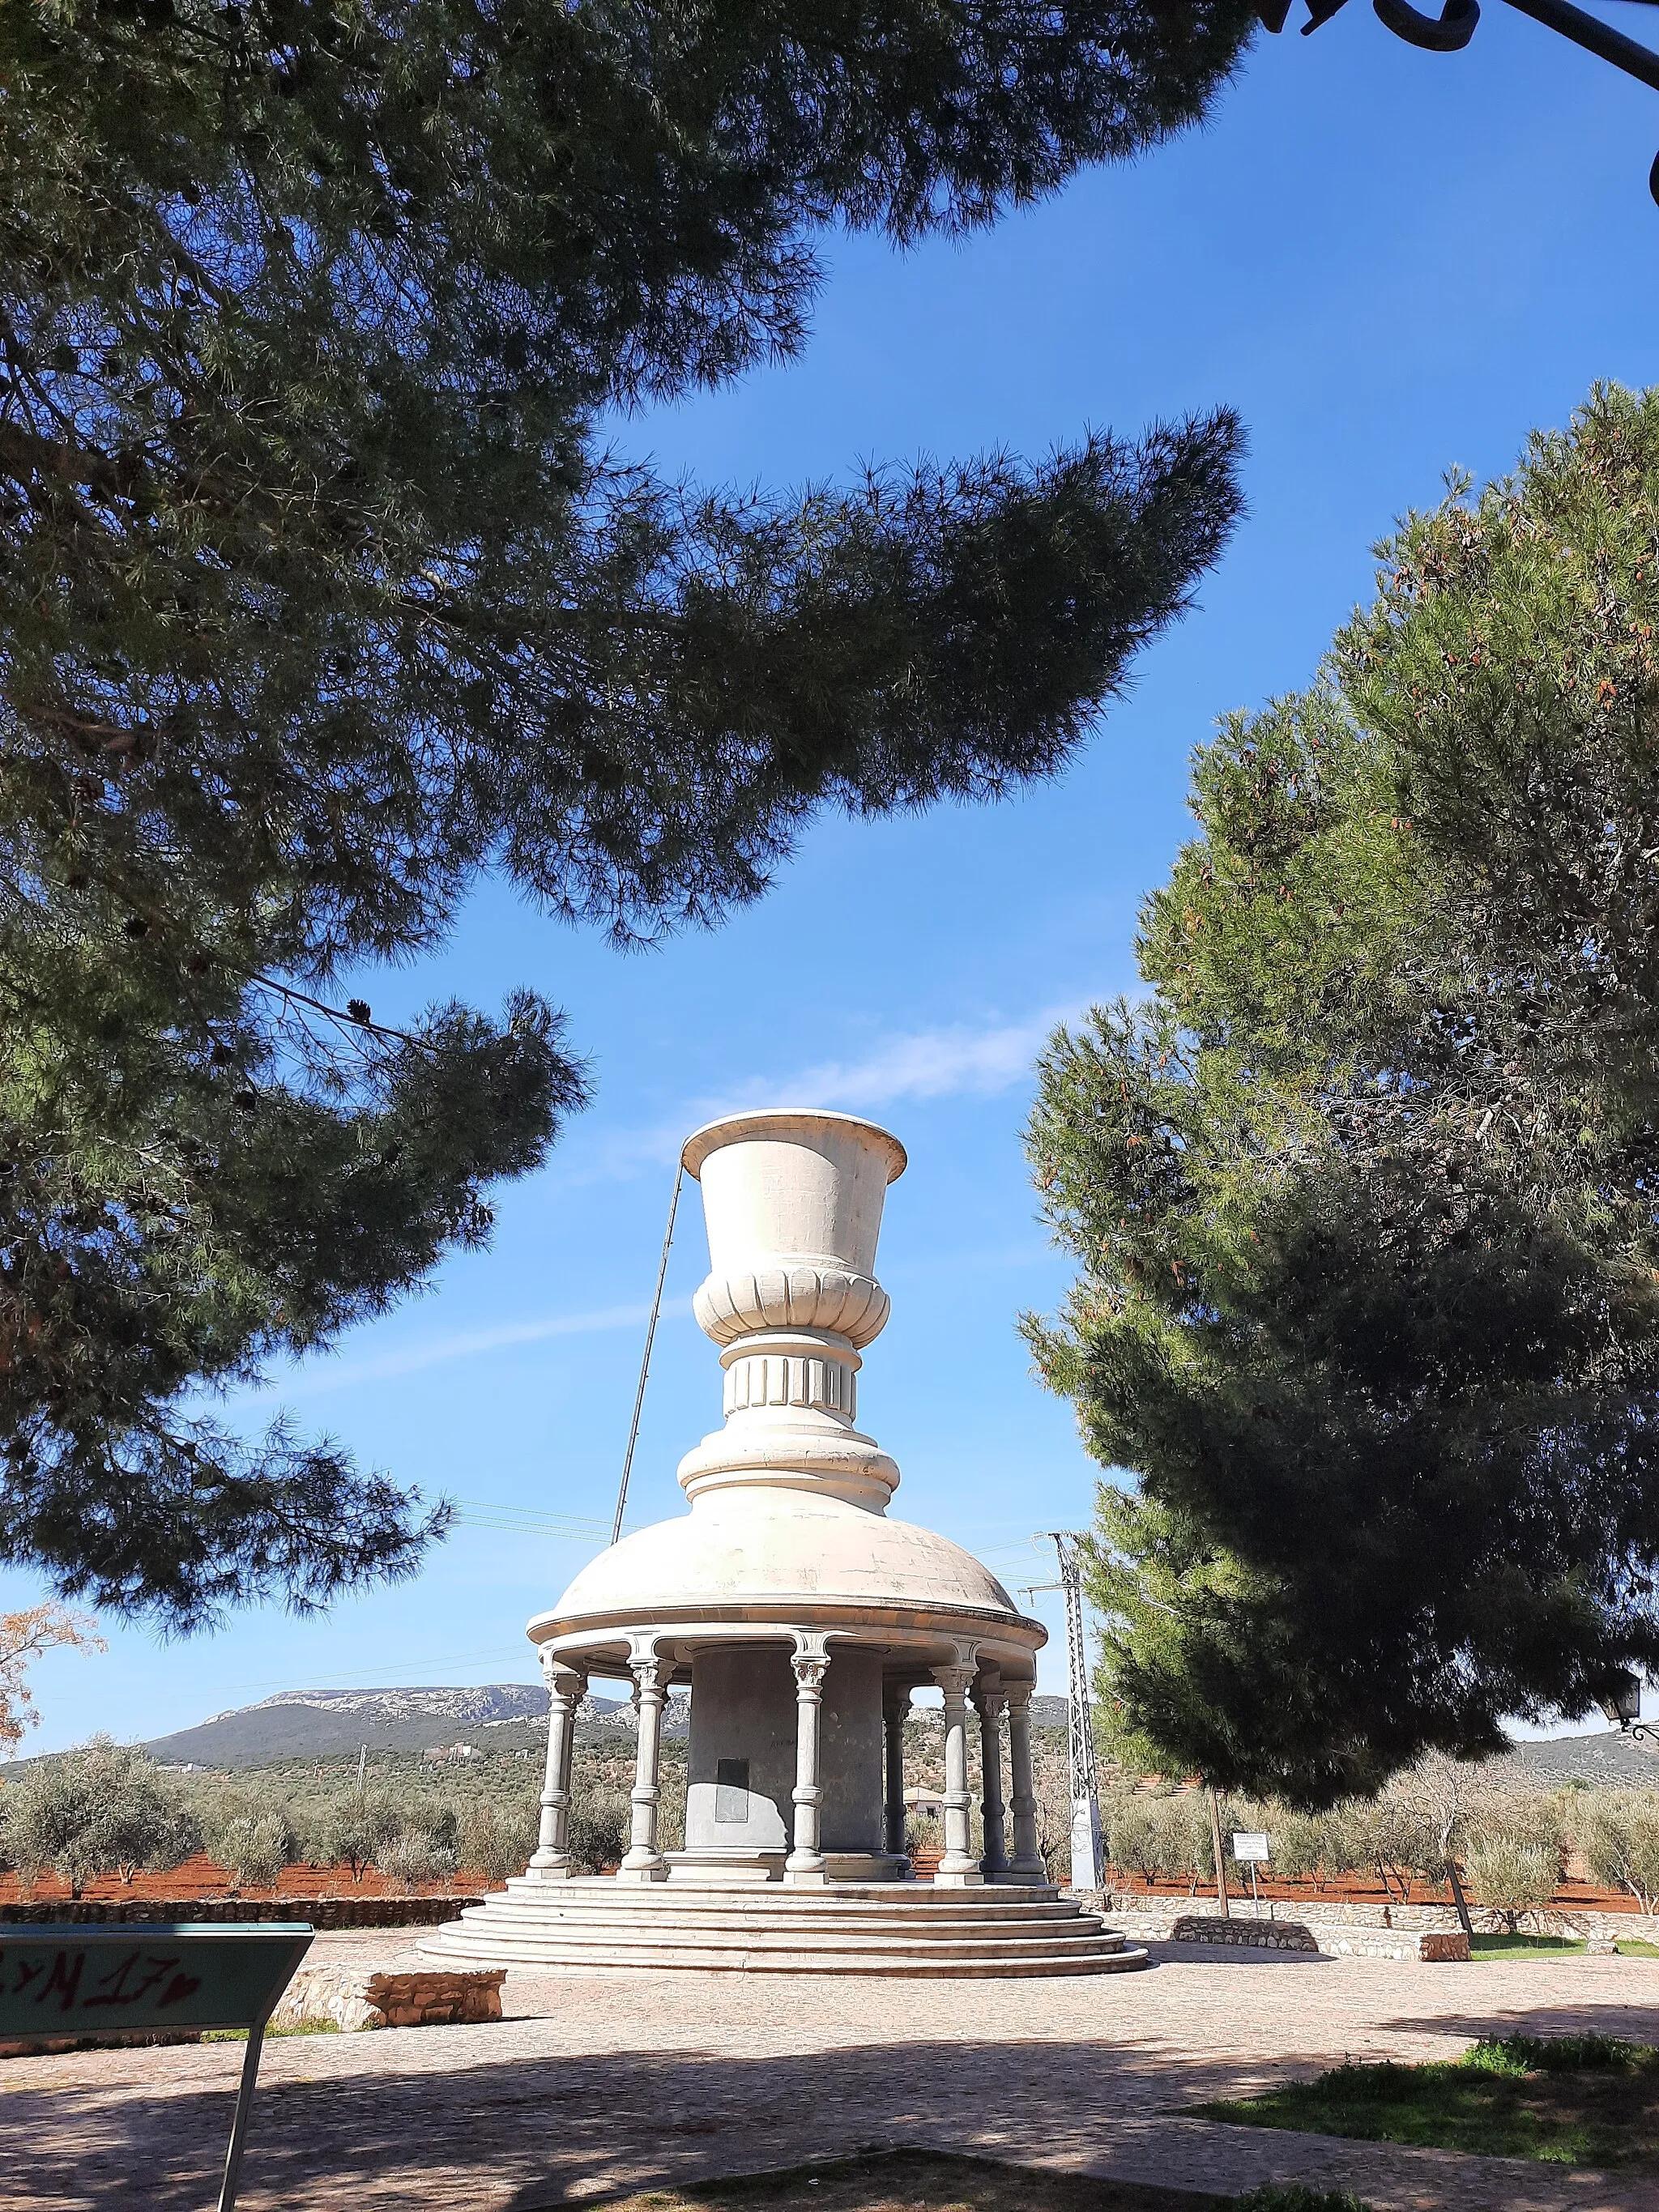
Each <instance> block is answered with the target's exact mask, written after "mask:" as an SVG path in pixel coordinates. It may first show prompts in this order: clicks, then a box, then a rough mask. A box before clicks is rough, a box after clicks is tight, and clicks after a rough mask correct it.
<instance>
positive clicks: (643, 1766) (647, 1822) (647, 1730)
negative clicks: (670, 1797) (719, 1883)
mask: <svg viewBox="0 0 1659 2212" xmlns="http://www.w3.org/2000/svg"><path fill="white" fill-rule="evenodd" d="M629 1667H630V1668H631V1670H632V1673H633V1676H634V1703H635V1707H636V1708H637V1710H638V1712H639V1716H640V1741H639V1748H638V1751H637V1752H636V1753H635V1759H634V1829H633V1835H632V1838H631V1839H630V1841H629V1846H628V1856H627V1857H625V1858H624V1859H623V1863H622V1864H621V1866H620V1867H618V1868H617V1881H666V1880H667V1878H668V1862H667V1860H666V1859H665V1857H663V1855H662V1853H661V1852H660V1851H659V1850H658V1849H657V1804H658V1799H659V1794H660V1793H659V1790H658V1786H657V1784H658V1772H659V1767H660V1765H661V1757H662V1709H663V1706H664V1705H665V1702H666V1700H667V1697H668V1678H669V1675H670V1674H671V1673H672V1672H673V1662H672V1661H671V1660H668V1659H664V1658H661V1657H659V1655H658V1654H657V1653H656V1652H654V1651H651V1650H645V1651H641V1650H640V1649H639V1648H638V1647H637V1646H636V1647H635V1650H634V1651H633V1653H632V1655H631V1656H630V1659H629Z"/></svg>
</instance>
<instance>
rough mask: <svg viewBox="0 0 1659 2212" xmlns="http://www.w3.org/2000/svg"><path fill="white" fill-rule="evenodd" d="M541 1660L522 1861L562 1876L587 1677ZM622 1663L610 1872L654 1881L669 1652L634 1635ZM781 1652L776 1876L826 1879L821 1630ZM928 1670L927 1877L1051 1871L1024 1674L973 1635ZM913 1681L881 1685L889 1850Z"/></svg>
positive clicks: (1037, 1877)
mask: <svg viewBox="0 0 1659 2212" xmlns="http://www.w3.org/2000/svg"><path fill="white" fill-rule="evenodd" d="M541 1661H542V1673H543V1676H544V1679H545V1680H546V1683H547V1688H548V1723H547V1770H546V1775H545V1778H544V1783H543V1787H542V1796H541V1823H540V1828H539V1832H538V1837H537V1843H536V1850H535V1853H534V1856H533V1857H532V1859H531V1862H530V1865H529V1869H528V1872H529V1874H530V1875H531V1877H532V1879H534V1880H536V1881H563V1880H566V1879H568V1876H569V1875H570V1873H571V1871H572V1861H571V1857H570V1848H569V1834H570V1769H571V1759H572V1754H573V1753H574V1749H575V1740H576V1731H575V1715H576V1708H577V1706H578V1705H580V1702H581V1699H582V1696H583V1693H584V1692H585V1691H586V1687H587V1676H586V1671H585V1670H584V1669H583V1668H581V1667H580V1665H573V1664H572V1663H571V1662H568V1661H567V1660H563V1659H561V1658H558V1657H556V1656H554V1655H553V1654H552V1653H550V1652H548V1651H546V1650H544V1651H543V1653H542V1655H541ZM790 1663H791V1665H792V1667H793V1670H794V1676H795V1786H794V1790H793V1793H792V1796H793V1823H792V1832H791V1844H792V1848H791V1850H790V1852H789V1856H788V1857H787V1859H786V1860H785V1861H784V1875H783V1878H784V1880H785V1881H786V1882H790V1883H793V1884H797V1885H801V1884H806V1885H812V1884H817V1883H821V1882H822V1881H823V1880H824V1865H825V1862H824V1857H823V1851H822V1850H820V1848H819V1844H820V1839H821V1835H822V1814H823V1783H822V1780H821V1776H820V1757H819V1752H820V1722H821V1717H822V1708H823V1680H824V1676H825V1674H827V1672H828V1671H829V1664H830V1653H829V1644H828V1639H827V1638H825V1637H824V1636H823V1635H821V1634H817V1633H807V1632H799V1633H797V1635H796V1637H795V1649H794V1651H793V1654H792V1656H791V1662H790ZM629 1671H630V1673H631V1674H632V1675H633V1677H634V1705H635V1711H637V1713H638V1715H639V1738H638V1746H637V1749H636V1752H635V1765H634V1789H633V1793H632V1807H633V1812H632V1822H631V1832H630V1835H629V1846H628V1850H627V1852H626V1854H625V1856H624V1857H623V1863H622V1865H621V1867H620V1868H619V1869H618V1870H617V1880H618V1881H635V1882H642V1881H664V1880H665V1879H666V1877H667V1874H668V1862H667V1860H666V1858H665V1857H664V1856H663V1853H662V1851H661V1850H659V1843H658V1813H659V1804H660V1789H659V1774H660V1767H661V1760H662V1716H663V1706H664V1705H665V1702H666V1699H667V1696H668V1683H669V1677H670V1675H671V1673H672V1662H671V1660H669V1659H667V1658H665V1657H664V1656H662V1655H661V1653H659V1651H658V1650H657V1649H656V1644H655V1641H654V1639H653V1638H634V1639H633V1641H632V1644H631V1645H630V1650H629ZM928 1671H929V1673H930V1674H931V1675H932V1677H933V1680H934V1681H935V1682H936V1683H937V1684H938V1685H939V1689H940V1691H941V1692H942V1693H943V1696H944V1701H945V1711H944V1721H945V1790H944V1805H945V1853H944V1857H942V1858H941V1860H940V1862H939V1871H938V1873H937V1874H936V1875H935V1876H934V1880H935V1881H936V1882H937V1883H938V1884H939V1885H940V1886H941V1887H945V1888H967V1887H973V1886H975V1885H977V1884H979V1883H982V1882H986V1881H1013V1882H1041V1881H1046V1880H1047V1879H1048V1876H1047V1873H1046V1871H1045V1869H1044V1867H1043V1863H1042V1852H1041V1850H1039V1849H1038V1847H1037V1824H1036V1789H1035V1786H1034V1784H1033V1778H1032V1771H1031V1693H1032V1689H1033V1685H1032V1684H1031V1683H1030V1682H1004V1681H1003V1680H1002V1679H1001V1677H1000V1674H999V1673H998V1670H997V1669H996V1668H994V1667H987V1668H981V1667H980V1666H979V1664H978V1662H977V1658H976V1656H975V1653H974V1650H973V1647H972V1646H971V1645H967V1646H958V1656H957V1658H956V1659H955V1660H954V1661H953V1662H951V1664H950V1665H948V1666H943V1667H934V1668H930V1669H929V1670H928ZM912 1686H913V1684H912V1683H910V1682H908V1681H904V1680H900V1679H894V1680H890V1681H888V1682H887V1683H885V1684H884V1686H883V1696H882V1724H883V1729H884V1737H885V1753H886V1756H885V1771H886V1790H885V1801H884V1813H885V1826H886V1836H885V1843H886V1848H887V1850H889V1851H890V1853H891V1854H892V1855H893V1856H894V1857H900V1856H902V1853H903V1850H904V1830H905V1802H904V1722H905V1717H906V1715H907V1713H908V1711H909V1704H910V1692H911V1688H912ZM970 1699H971V1700H972V1704H973V1706H974V1710H975V1713H976V1715H977V1717H978V1721H979V1740H980V1772H981V1782H982V1788H981V1797H980V1818H981V1825H982V1827H983V1830H984V1848H983V1850H982V1851H981V1855H980V1856H979V1857H977V1858H976V1857H975V1856H974V1854H973V1851H972V1848H971V1844H972V1834H971V1830H970V1826H969V1815H970V1814H971V1811H972V1808H973V1798H972V1796H971V1794H970V1793H969V1788H968V1706H969V1700H970ZM1005 1713H1006V1715H1007V1717H1008V1762H1009V1770H1010V1776H1011V1778H1012V1784H1013V1789H1012V1796H1011V1798H1010V1801H1009V1802H1008V1804H1007V1806H1006V1807H1005V1805H1004V1802H1003V1798H1002V1717H1003V1715H1004V1714H1005ZM1006 1812H1012V1814H1013V1838H1012V1840H1013V1850H1012V1855H1010V1854H1009V1852H1008V1850H1007V1837H1006V1829H1005V1825H1004V1816H1005V1814H1006Z"/></svg>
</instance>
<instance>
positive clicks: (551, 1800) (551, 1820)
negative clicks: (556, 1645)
mask: <svg viewBox="0 0 1659 2212" xmlns="http://www.w3.org/2000/svg"><path fill="white" fill-rule="evenodd" d="M540 1657H541V1662H542V1674H543V1676H544V1680H546V1683H547V1772H546V1774H545V1776H544V1779H543V1783H542V1821H541V1830H540V1832H539V1834H538V1837H537V1839H536V1850H535V1854H534V1856H533V1857H532V1859H531V1862H530V1865H529V1867H528V1869H527V1872H528V1873H529V1875H530V1877H531V1879H532V1881H568V1879H569V1876H570V1871H571V1863H570V1850H569V1838H570V1757H571V1753H572V1752H573V1751H574V1748H575V1744H576V1708H577V1706H578V1705H580V1703H581V1698H582V1692H583V1691H584V1690H585V1689H586V1687H587V1677H586V1674H584V1673H583V1672H582V1670H581V1669H580V1668H579V1667H569V1666H567V1665H566V1664H565V1662H563V1660H562V1659H559V1658H556V1656H554V1654H553V1653H552V1652H550V1650H547V1648H546V1647H545V1645H544V1647H543V1649H542V1651H541V1654H540Z"/></svg>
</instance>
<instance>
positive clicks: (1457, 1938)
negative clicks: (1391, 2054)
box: [1112, 1912, 1469, 1965]
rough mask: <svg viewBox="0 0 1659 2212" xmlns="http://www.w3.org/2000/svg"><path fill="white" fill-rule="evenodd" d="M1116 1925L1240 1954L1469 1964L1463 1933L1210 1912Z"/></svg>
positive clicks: (1121, 1919) (1144, 1938) (1147, 1938)
mask: <svg viewBox="0 0 1659 2212" xmlns="http://www.w3.org/2000/svg"><path fill="white" fill-rule="evenodd" d="M1112 1925H1113V1926H1114V1927H1115V1928H1119V1929H1122V1930H1123V1932H1124V1933H1125V1934H1126V1935H1133V1936H1136V1937H1137V1938H1139V1941H1140V1942H1164V1943H1214V1944H1220V1945H1224V1946H1225V1947H1227V1948H1231V1949H1234V1950H1257V1951H1296V1952H1300V1953H1301V1954H1303V1955H1304V1956H1306V1955H1308V1954H1310V1953H1311V1954H1318V1955H1320V1956H1322V1957H1324V1958H1327V1959H1398V1960H1404V1959H1416V1960H1425V1961H1427V1962H1431V1963H1434V1964H1443V1965H1451V1964H1454V1963H1457V1964H1464V1965H1467V1964H1468V1958H1469V1939H1468V1936H1466V1935H1464V1933H1463V1931H1462V1929H1461V1928H1424V1929H1418V1928H1395V1929H1389V1928H1364V1927H1353V1926H1349V1927H1337V1928H1327V1927H1322V1926H1319V1925H1317V1924H1315V1925H1312V1926H1310V1925H1309V1924H1308V1923H1306V1922H1305V1921H1301V1920H1254V1919H1243V1918H1241V1919H1237V1920H1223V1919H1221V1918H1220V1917H1218V1916H1216V1915H1212V1914H1207V1913H1195V1912H1182V1913H1178V1914H1177V1915H1176V1917H1175V1918H1174V1919H1173V1920H1162V1919H1161V1920H1159V1921H1158V1923H1155V1924H1153V1925H1151V1926H1148V1925H1146V1924H1145V1923H1143V1924H1141V1925H1139V1926H1137V1925H1136V1924H1135V1923H1134V1922H1133V1920H1132V1919H1131V1918H1130V1917H1129V1916H1128V1915H1127V1914H1125V1913H1115V1914H1114V1916H1113V1919H1112Z"/></svg>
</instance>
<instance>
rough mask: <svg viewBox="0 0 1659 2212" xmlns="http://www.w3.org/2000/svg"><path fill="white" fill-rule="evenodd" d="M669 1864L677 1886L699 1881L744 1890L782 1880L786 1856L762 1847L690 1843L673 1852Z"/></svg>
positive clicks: (671, 1875) (714, 1886)
mask: <svg viewBox="0 0 1659 2212" xmlns="http://www.w3.org/2000/svg"><path fill="white" fill-rule="evenodd" d="M668 1865H669V1879H670V1880H671V1881H674V1882H676V1883H684V1882H694V1881H695V1882H701V1883H702V1884H703V1885H704V1887H707V1888H711V1889H741V1888H748V1887H753V1886H754V1885H755V1884H756V1883H757V1882H769V1881H779V1880H781V1877H782V1874H783V1853H782V1852H781V1850H779V1851H769V1850H762V1849H761V1848H760V1847H759V1846H758V1845H757V1846H755V1847H752V1848H750V1847H748V1846H744V1847H742V1848H738V1847H734V1846H731V1845H722V1844H687V1845H686V1847H685V1849H684V1850H683V1851H670V1852H669V1854H668Z"/></svg>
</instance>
